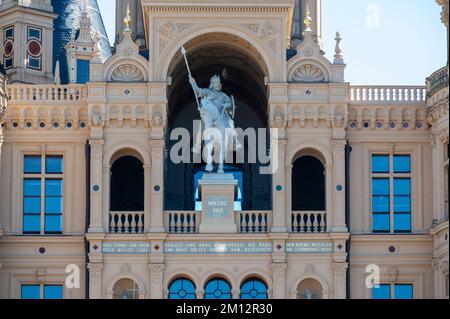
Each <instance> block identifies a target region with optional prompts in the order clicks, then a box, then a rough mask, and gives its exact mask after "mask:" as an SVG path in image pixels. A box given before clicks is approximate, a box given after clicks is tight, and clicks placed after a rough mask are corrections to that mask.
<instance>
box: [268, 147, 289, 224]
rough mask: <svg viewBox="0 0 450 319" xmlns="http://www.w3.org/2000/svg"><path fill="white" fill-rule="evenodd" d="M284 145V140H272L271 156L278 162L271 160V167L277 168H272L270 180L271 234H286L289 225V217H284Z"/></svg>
mask: <svg viewBox="0 0 450 319" xmlns="http://www.w3.org/2000/svg"><path fill="white" fill-rule="evenodd" d="M286 144H287V142H286V140H284V139H274V140H273V142H272V151H273V156H277V161H278V162H277V163H275V162H274V160H273V159H272V165H277V166H278V167H274V169H275V171H274V172H273V179H272V181H273V185H272V198H273V212H272V214H273V225H272V230H271V232H273V233H286V232H288V225H290V219H289V218H290V216H289V217H288V216H286V215H287V214H286V187H289V186H287V185H286V176H285V174H286V170H285V158H286ZM288 220H289V222H288Z"/></svg>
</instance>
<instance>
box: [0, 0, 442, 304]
mask: <svg viewBox="0 0 450 319" xmlns="http://www.w3.org/2000/svg"><path fill="white" fill-rule="evenodd" d="M118 2H119V3H120V6H119V12H120V13H118V15H122V13H123V10H125V8H126V7H125V6H124V5H125V2H124V1H118ZM138 4H139V2H138V1H132V6H131V8H135V7H136V6H137V5H138ZM140 4H141V5H142V11H143V12H142V15H143V16H142V24H143V25H142V26H139V24H138V23H135V24H136V29H137V31H139V32H140V31H142V30H146V32H147V33H146V34H145V41H140V40H142V39H139V34H135V35H133V31H132V30H130V28H128V27H126V28H124V29H125V30H123V33H122V34H121V35H120V36H118V37H117V43H116V47H115V54H114V55H113V56H111V57H110V58H109V59H108V60H107V61H105V62H102V61H101V59H97V58H96V54H95V50H98V48H97V49H96V48H95V46H94V48H93V50H94V52H93V53H94V54H93V55H92V56H91V57H90V66H89V72H90V73H89V74H90V80H89V82H88V83H86V84H70V85H59V84H58V85H57V84H45V83H43V82H39V81H37V82H36V83H34V84H24V83H13V84H9V85H8V86H7V87H6V88H5V86H4V85H3V83H4V82H2V81H4V77H3V76H2V75H1V74H0V118H1V119H2V121H0V124H3V125H2V126H1V127H0V155H1V157H0V158H1V161H0V176H1V178H0V189H1V191H0V224H1V225H3V231H2V229H1V226H0V251H1V253H0V256H1V264H0V298H20V297H21V296H20V287H21V285H22V284H26V283H28V284H45V283H46V282H51V283H52V284H60V285H64V282H65V278H66V275H67V274H66V272H65V270H66V267H67V266H68V265H77V266H78V267H79V269H80V275H81V278H80V288H79V289H70V288H67V287H64V289H63V292H64V293H63V297H64V298H68V299H69V298H96V299H98V298H114V297H115V296H117V295H118V294H117V293H116V291H114V289H115V288H114V287H116V285H115V284H116V283H117V282H119V281H121V280H125V281H126V282H127V283H129V282H130V281H131V282H132V283H133V285H132V286H131V287H129V286H126V285H123V286H124V287H128V288H129V289H131V290H133V292H136V293H137V294H136V296H137V297H139V298H171V297H174V294H176V293H186V291H174V289H173V287H172V283H173V282H174V281H175V280H185V281H186V282H185V284H186V285H188V286H189V285H191V286H189V287H191V289H190V291H191V297H194V296H195V297H197V298H207V297H210V296H211V292H210V291H209V290H208V285H209V284H210V283H211V282H213V283H214V280H224V281H225V282H226V285H227V287H228V288H229V289H228V293H229V297H230V298H235V299H238V298H241V297H244V298H245V297H248V296H249V295H251V293H254V291H247V290H246V284H247V283H249V282H250V283H253V284H255V283H256V284H258V285H259V287H260V289H261V291H260V293H261V294H262V296H264V297H266V298H275V299H283V298H291V299H295V298H336V299H344V298H368V299H369V298H372V290H371V289H369V288H368V287H367V286H366V285H365V281H366V278H367V275H368V273H367V272H366V270H367V266H368V265H374V264H375V265H377V266H378V267H379V269H380V276H381V278H380V279H381V282H382V283H383V284H392V285H395V284H409V285H411V287H412V289H413V297H414V298H417V299H427V298H430V299H431V298H448V292H446V289H447V288H446V287H445V282H448V214H447V215H446V213H445V212H446V211H447V210H446V206H445V205H448V190H447V191H445V187H444V183H445V179H446V178H448V154H447V153H448V152H447V153H446V151H445V150H446V149H447V150H448V87H446V86H445V85H444V84H445V75H447V80H446V81H447V84H448V68H446V69H443V70H444V71H443V70H440V71H438V72H437V73H436V74H434V75H432V76H431V77H430V78H429V80H428V87H425V86H423V87H422V86H414V87H411V86H395V87H392V86H353V85H351V84H350V83H348V82H346V81H345V68H346V65H345V62H344V53H343V52H342V50H341V48H340V43H341V41H345V35H344V40H343V39H342V37H341V35H340V34H337V35H336V47H335V52H334V60H333V61H329V60H327V59H326V58H325V57H324V55H323V52H322V45H321V41H320V37H321V36H322V33H321V32H322V31H321V27H320V21H318V20H317V19H316V17H317V16H320V4H321V2H320V1H317V2H315V3H314V5H311V7H310V8H309V9H310V14H309V15H310V16H309V17H308V14H307V11H306V8H305V4H304V3H303V1H293V0H282V1H274V0H264V1H258V2H257V3H255V1H250V0H233V1H219V0H212V1H207V0H190V1H185V0H173V1H170V6H168V5H167V1H154V0H152V1H150V0H148V1H147V0H142V1H141V2H140ZM296 4H297V5H300V6H301V7H302V8H303V9H304V10H303V11H302V13H301V15H302V19H301V20H302V21H303V20H305V22H306V24H305V25H303V24H302V26H301V30H302V35H301V37H300V36H298V37H297V38H295V37H293V33H292V32H293V31H292V30H296V26H295V21H297V22H298V21H299V18H298V17H297V16H296V12H297V14H299V10H298V7H296ZM447 5H448V1H447ZM133 15H135V13H134V12H132V13H130V16H129V17H130V18H131V17H132V16H133ZM0 18H1V15H0ZM121 18H122V17H121ZM305 18H311V19H305ZM250 20H251V21H250ZM126 21H128V24H130V22H129V20H128V19H127V20H126ZM249 21H250V22H249ZM128 24H127V23H125V25H128ZM135 24H133V28H134V25H135ZM118 25H122V26H123V24H122V22H118ZM141 27H142V28H141ZM297 27H298V26H297ZM121 28H122V27H121ZM297 29H299V28H297ZM297 32H298V30H297ZM297 35H298V34H297ZM291 37H292V39H291ZM287 39H289V40H292V41H288V42H289V43H287V41H286V40H287ZM294 40H295V41H294ZM94 42H95V41H94ZM144 42H145V43H144ZM91 44H92V43H91ZM294 44H295V47H294V48H293V46H294ZM143 45H144V46H145V45H146V48H147V49H149V50H150V57H149V59H147V58H146V57H144V55H143V54H142V46H143ZM181 46H185V47H186V49H187V50H188V52H189V56H188V58H189V62H190V65H191V66H192V72H193V73H194V75H196V78H197V76H198V77H199V81H204V78H208V79H209V77H210V75H211V74H209V73H213V72H214V73H218V74H220V76H221V77H222V78H223V83H224V87H223V89H224V91H226V92H228V91H230V92H229V93H230V94H234V95H235V96H236V101H237V103H238V110H236V112H237V113H236V119H237V120H236V122H237V123H240V125H241V126H243V127H258V128H259V127H260V126H261V127H264V128H266V129H268V130H269V133H268V135H269V136H270V141H269V143H268V146H267V149H266V150H262V151H261V153H264V154H265V155H267V154H269V155H267V156H269V158H270V159H271V160H272V163H276V169H274V171H273V174H271V175H270V177H268V178H267V179H266V180H264V179H259V178H261V177H260V176H258V175H256V174H255V173H254V171H257V170H259V168H260V167H258V166H252V167H250V166H249V165H248V163H244V164H243V165H242V166H243V167H244V168H242V178H241V179H242V180H243V182H242V183H243V184H244V186H245V187H243V189H244V191H242V192H241V193H243V194H244V195H243V197H246V196H247V197H248V196H250V200H249V201H250V202H252V203H253V202H255V203H256V202H258V203H266V204H267V203H269V204H267V206H268V207H269V209H257V208H254V207H252V208H250V209H244V207H245V208H246V207H247V206H245V205H249V204H248V203H243V205H244V206H243V207H241V208H242V209H234V210H235V211H233V212H232V213H233V214H234V215H233V216H234V222H235V224H236V226H237V227H236V228H237V231H235V232H234V233H230V234H224V233H222V232H220V233H217V234H215V233H214V234H205V233H202V231H201V229H200V227H199V226H200V225H201V222H202V214H203V213H201V212H200V210H199V209H197V207H195V208H196V209H197V210H196V211H194V210H187V209H184V210H183V209H175V210H169V209H166V207H167V198H171V199H172V200H173V201H177V202H181V204H182V205H185V202H186V201H189V200H190V202H189V203H188V204H189V205H191V206H192V207H194V206H195V205H196V204H198V202H200V201H202V200H204V199H203V198H201V199H200V198H198V197H200V195H198V196H197V194H196V189H195V187H196V186H197V185H194V181H196V178H197V179H198V176H197V177H195V176H196V174H197V173H198V172H199V171H201V167H200V166H201V165H200V164H198V165H197V166H193V168H190V169H186V167H187V165H184V164H183V165H184V166H183V165H182V166H183V167H182V168H180V167H175V168H174V169H173V171H170V168H169V161H170V152H171V144H170V141H169V140H170V135H171V133H172V132H173V130H174V129H175V128H177V127H182V128H185V129H186V130H188V131H189V129H190V128H189V127H187V125H185V124H186V121H185V120H186V119H188V120H190V119H191V118H192V114H191V113H193V112H191V110H192V106H193V107H194V108H193V110H194V111H195V108H196V107H197V106H196V104H195V100H194V98H195V97H194V96H193V95H192V93H191V91H190V90H187V89H185V87H186V85H185V84H186V83H187V74H188V73H187V70H186V65H185V61H184V58H183V56H182V55H181V53H180V48H181ZM287 49H289V50H290V53H291V55H290V56H291V57H290V58H289V59H288V58H287V55H286V50H287ZM203 75H204V78H202V76H203ZM236 83H237V84H236ZM255 92H256V93H255ZM6 97H8V105H7V107H6ZM446 102H447V104H446ZM190 107H191V108H190ZM5 111H7V113H6V112H5ZM238 112H242V113H240V114H239V113H238ZM5 114H7V115H8V116H7V117H6V116H5ZM180 123H181V124H180ZM188 124H190V123H188ZM183 125H185V126H183ZM259 125H260V126H259ZM174 134H175V133H174ZM2 142H3V145H2ZM255 144H256V143H255ZM351 149H352V151H351V152H350V150H351ZM380 154H381V155H384V156H388V157H389V158H392V157H393V156H395V155H396V154H397V155H402V156H405V155H406V156H410V159H411V162H410V166H411V172H409V173H402V174H403V175H401V178H410V180H411V197H412V198H411V202H410V204H411V214H410V217H411V229H410V230H409V231H408V232H406V233H402V234H399V233H396V232H395V231H394V230H391V231H389V232H384V233H381V234H375V233H374V231H373V225H374V223H375V222H374V220H373V219H374V215H373V214H372V205H373V204H372V161H371V158H372V155H380ZM25 156H35V157H36V156H41V159H42V163H45V160H43V157H42V156H50V157H55V156H62V157H63V159H64V172H63V173H62V174H61V175H60V176H59V175H58V178H61V179H62V180H63V184H64V195H63V204H62V206H63V210H62V227H61V232H60V233H58V234H56V235H55V234H52V236H50V235H49V234H47V233H45V231H43V232H42V233H41V234H29V233H27V232H26V230H25V229H24V225H25V221H24V206H23V202H24V197H26V195H25V193H26V192H24V187H23V185H24V180H23V179H24V178H28V177H29V174H28V173H27V172H24V161H25ZM304 158H307V159H308V160H312V159H313V160H314V161H315V162H314V163H315V164H316V165H318V166H319V169H318V170H319V175H320V176H319V177H317V176H316V177H315V178H323V185H322V184H321V185H319V186H320V191H317V192H318V193H321V194H320V195H323V201H324V202H325V205H324V207H322V208H320V209H316V208H315V209H312V210H311V209H308V207H306V208H305V207H300V208H298V207H294V204H295V202H296V200H297V199H298V197H300V196H301V195H302V194H301V192H299V191H298V190H297V191H296V187H295V185H296V183H297V180H298V179H302V174H306V173H308V172H306V173H305V172H302V174H300V175H298V171H297V170H298V161H299V160H300V161H301V160H302V159H304ZM122 161H123V162H122ZM121 165H122V170H120V167H121ZM123 167H126V169H123ZM249 167H250V168H249ZM307 170H313V168H312V165H310V166H308V169H307ZM133 171H135V172H136V175H133V176H138V177H139V178H134V179H132V182H128V183H126V182H124V184H126V186H125V187H124V188H120V186H121V185H120V184H121V183H118V181H120V180H117V179H116V178H117V176H119V177H120V178H122V180H123V181H127V177H128V175H132V174H133ZM239 172H241V171H239ZM169 173H171V174H172V175H170V174H169ZM446 174H447V175H446ZM42 175H45V174H44V173H42ZM387 175H389V174H387ZM299 176H300V177H299ZM446 176H447V177H446ZM169 177H170V178H169ZM382 177H383V178H386V176H384V175H383V176H382ZM44 178H45V177H44ZM261 180H263V181H268V182H266V183H261V182H259V181H261ZM308 183H309V184H311V185H312V184H314V180H313V179H311V180H310V181H308ZM185 184H189V185H190V186H189V187H190V188H183V187H185ZM118 185H119V188H118V189H119V193H120V191H122V192H123V193H127V188H130V189H133V191H134V190H136V193H139V194H134V193H133V194H131V195H130V196H131V198H132V205H130V209H126V210H120V209H113V204H114V203H115V201H116V200H117V198H116V197H121V196H115V195H114V194H117V193H115V191H116V189H117V187H118ZM248 185H252V187H253V188H251V187H249V186H248ZM254 185H256V186H254ZM264 187H265V188H266V189H264ZM249 188H251V191H248V189H249ZM174 189H175V191H176V192H175V194H176V196H173V197H166V200H165V194H166V192H168V191H169V190H170V191H173V190H174ZM186 189H187V190H189V192H190V193H189V194H187V192H185V190H186ZM180 190H181V191H180ZM303 191H304V192H306V191H307V189H303ZM199 192H200V191H199ZM218 195H219V196H220V194H218ZM124 197H125V195H124ZM268 197H270V200H267V198H268ZM392 200H394V199H392ZM194 202H195V203H194ZM188 204H186V205H185V206H187V205H188ZM202 204H203V205H205V202H202ZM447 208H448V206H447ZM391 213H392V214H391V215H390V217H391V218H390V219H392V220H393V219H394V217H395V216H394V214H393V212H391ZM233 216H232V217H233ZM45 217H46V216H45V214H42V219H43V220H44V219H45ZM390 222H391V221H390ZM86 229H87V230H86ZM85 238H86V240H87V242H88V244H89V245H88V246H89V247H88V248H86V247H85V243H84V240H85ZM431 256H432V257H431ZM25 260H26V261H27V263H24V261H25ZM86 265H87V270H86ZM86 276H89V281H88V283H87V284H88V285H89V291H90V295H89V296H85V295H84V294H85V291H86V290H85V288H86V287H85V285H86V281H85V280H84V279H85V277H86ZM119 286H120V285H119ZM261 287H262V288H261Z"/></svg>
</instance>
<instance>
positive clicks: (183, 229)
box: [181, 213, 189, 234]
mask: <svg viewBox="0 0 450 319" xmlns="http://www.w3.org/2000/svg"><path fill="white" fill-rule="evenodd" d="M181 216H182V219H181V233H183V234H186V233H188V232H189V229H188V225H189V224H188V220H187V213H182V215H181Z"/></svg>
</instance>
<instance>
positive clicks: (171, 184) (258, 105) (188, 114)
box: [164, 33, 272, 211]
mask: <svg viewBox="0 0 450 319" xmlns="http://www.w3.org/2000/svg"><path fill="white" fill-rule="evenodd" d="M184 47H185V48H186V50H187V52H188V60H189V64H190V68H191V72H192V75H193V77H194V78H195V79H196V81H197V83H198V85H199V86H200V87H203V88H205V87H209V81H210V78H211V77H212V76H214V75H220V77H221V80H222V86H223V91H224V92H225V93H226V94H228V95H233V96H234V97H235V100H236V104H237V109H236V117H235V126H236V127H237V128H242V129H243V130H245V129H247V128H254V129H255V130H257V129H258V128H267V127H268V117H267V107H268V106H267V103H268V96H267V90H266V86H265V78H266V76H267V73H268V69H267V66H266V64H265V63H264V60H263V59H261V57H260V55H259V52H258V51H257V50H256V49H255V47H253V46H252V45H251V44H250V43H249V42H247V41H245V40H244V39H242V38H240V37H238V36H235V35H231V34H227V33H209V34H202V35H199V36H197V37H195V38H193V39H191V40H190V41H188V42H187V43H185V44H184ZM169 65H170V67H169V68H168V76H169V77H170V78H171V79H172V83H171V85H170V87H169V89H168V94H167V95H168V101H169V103H168V111H169V112H168V129H167V131H168V134H167V141H166V145H168V149H169V150H170V149H171V147H172V146H173V145H175V144H176V143H178V141H170V133H171V132H172V130H174V129H177V128H185V129H187V130H188V131H189V132H190V136H191V147H192V146H193V141H192V137H193V136H194V130H193V121H194V120H200V114H199V112H198V110H197V103H196V101H195V95H194V94H193V91H192V88H191V86H190V84H189V81H188V71H187V68H186V64H185V60H184V57H183V56H182V55H181V53H180V52H179V53H177V54H175V55H174V57H173V59H172V61H171V63H170V64H169ZM246 142H248V141H246ZM267 144H269V143H267ZM246 145H248V144H246ZM191 159H192V154H191ZM204 165H205V163H196V164H191V163H181V164H174V163H173V162H172V161H171V160H170V158H169V157H167V158H166V162H165V188H164V189H165V210H187V211H191V210H194V209H195V189H196V186H195V184H194V176H195V175H196V174H197V173H198V171H199V170H200V169H201V168H202V167H204ZM232 166H233V165H232ZM260 167H261V164H259V163H256V164H255V163H248V161H245V163H241V164H236V168H238V169H239V170H242V171H243V181H244V182H243V184H244V185H243V189H244V190H243V193H244V194H243V210H271V209H272V193H271V183H272V179H271V176H269V175H261V174H259V173H260V172H259V168H260Z"/></svg>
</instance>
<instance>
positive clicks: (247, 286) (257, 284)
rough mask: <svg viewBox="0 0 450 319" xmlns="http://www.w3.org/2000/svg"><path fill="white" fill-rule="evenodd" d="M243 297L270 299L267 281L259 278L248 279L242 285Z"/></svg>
mask: <svg viewBox="0 0 450 319" xmlns="http://www.w3.org/2000/svg"><path fill="white" fill-rule="evenodd" d="M241 299H268V295H267V285H266V283H265V282H264V281H262V280H260V279H257V278H250V279H247V280H246V281H244V283H243V284H242V286H241Z"/></svg>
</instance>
